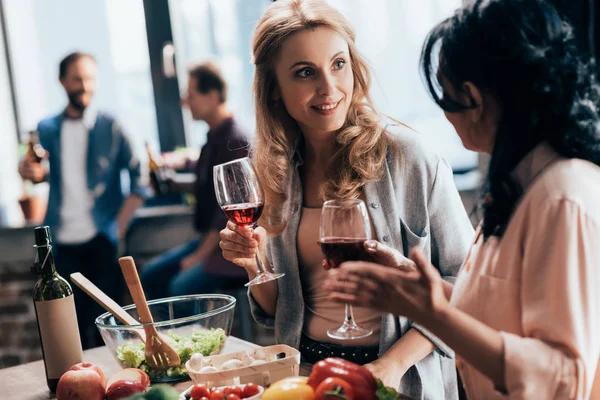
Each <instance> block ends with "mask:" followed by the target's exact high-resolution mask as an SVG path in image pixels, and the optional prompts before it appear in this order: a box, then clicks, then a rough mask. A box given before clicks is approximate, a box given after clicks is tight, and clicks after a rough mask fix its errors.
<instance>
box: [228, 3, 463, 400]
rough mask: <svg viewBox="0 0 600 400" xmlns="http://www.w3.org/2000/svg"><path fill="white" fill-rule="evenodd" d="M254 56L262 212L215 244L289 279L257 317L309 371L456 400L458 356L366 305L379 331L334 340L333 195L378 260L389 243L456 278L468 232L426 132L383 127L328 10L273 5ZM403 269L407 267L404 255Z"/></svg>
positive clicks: (357, 60)
mask: <svg viewBox="0 0 600 400" xmlns="http://www.w3.org/2000/svg"><path fill="white" fill-rule="evenodd" d="M253 56H254V63H255V66H256V73H255V79H254V93H255V101H256V118H257V139H256V143H255V146H254V149H253V160H254V164H255V167H256V170H257V173H258V175H259V178H260V180H261V182H262V185H263V188H264V190H265V199H266V201H265V210H264V214H263V216H262V217H261V220H260V225H261V227H260V228H258V229H256V230H255V231H254V234H253V233H252V232H251V231H249V230H247V229H245V228H241V227H237V226H236V225H235V224H233V223H229V224H228V225H227V227H226V228H225V229H224V230H223V231H221V243H220V246H221V248H222V249H223V255H224V257H225V258H226V259H228V260H230V261H232V262H234V263H236V264H237V265H239V266H241V267H243V268H245V269H246V271H247V272H248V275H249V277H250V278H254V277H255V276H256V274H257V268H256V263H255V261H254V253H255V251H256V249H257V248H258V247H261V248H263V247H264V248H265V251H264V252H263V253H262V254H266V257H267V258H268V264H270V265H272V266H273V268H274V269H275V270H277V271H279V272H285V277H283V278H282V279H279V280H277V281H273V282H268V283H266V284H262V285H258V286H253V287H252V288H251V290H250V301H251V308H252V313H253V315H254V317H255V319H256V320H257V321H258V322H260V323H262V324H264V325H266V326H268V327H272V328H275V334H276V339H277V341H278V342H279V343H285V344H288V345H290V346H293V347H296V348H299V349H300V350H301V352H302V355H303V357H304V359H305V360H307V361H309V362H315V361H317V360H318V359H321V358H325V357H328V356H337V357H342V358H346V359H349V360H351V361H354V362H358V363H361V364H366V365H367V367H368V368H369V369H370V370H371V371H373V373H374V374H375V375H376V376H378V377H380V378H382V380H383V381H384V382H385V383H386V384H388V385H390V386H395V387H397V388H399V389H400V391H401V392H403V393H405V394H408V395H411V396H412V397H414V398H423V399H424V398H428V399H453V398H456V397H457V388H456V371H455V367H454V361H453V359H452V353H451V351H449V349H448V348H447V347H446V346H445V345H444V344H443V343H442V342H440V341H439V340H437V339H436V338H435V337H433V336H432V335H430V334H429V333H428V332H427V331H425V330H423V329H422V328H420V327H419V326H417V325H414V324H412V323H411V321H409V320H407V319H406V318H398V317H394V316H393V315H391V314H384V313H381V312H378V311H376V310H375V309H372V308H365V307H363V308H361V307H359V308H355V318H356V320H357V322H358V324H359V325H361V326H363V327H366V328H371V329H373V331H374V334H372V335H370V336H368V337H366V338H363V339H357V340H352V341H335V340H333V339H330V338H329V337H328V336H327V334H326V332H327V330H328V329H330V328H334V327H337V325H339V321H341V320H342V319H343V317H344V306H343V305H339V304H336V303H332V302H330V301H328V300H327V295H328V293H326V292H325V290H324V288H323V285H322V284H323V281H324V279H325V277H326V271H325V269H324V268H323V266H322V261H323V257H322V255H321V250H320V248H319V246H318V244H317V241H318V238H319V219H320V213H321V206H322V204H323V202H324V200H326V199H332V198H360V199H363V200H364V201H365V202H366V204H367V205H368V208H369V214H370V218H371V221H372V225H373V228H374V232H375V236H376V238H377V241H369V242H367V243H366V246H372V247H374V250H372V251H373V252H375V253H378V255H379V257H383V258H385V256H386V255H388V254H390V253H391V252H390V251H389V248H394V249H396V250H399V251H401V252H402V253H403V254H404V255H406V254H407V252H408V250H409V249H410V248H411V247H414V246H417V247H419V248H421V249H422V250H423V251H424V252H425V253H426V254H427V255H428V256H429V257H430V258H431V260H432V261H433V263H434V265H437V266H438V267H439V272H440V274H441V275H442V276H444V277H445V278H446V279H448V280H449V281H453V280H454V277H455V275H456V273H457V271H458V268H459V267H460V265H461V263H462V261H463V259H464V257H465V255H466V251H467V248H468V246H469V244H470V242H471V240H472V238H473V230H472V227H471V224H470V222H469V219H468V217H467V215H466V213H465V210H464V208H463V205H462V203H461V201H460V198H459V196H458V193H457V191H456V188H455V186H454V183H453V179H452V171H451V170H450V168H449V167H448V165H447V164H446V163H445V162H444V161H443V160H442V159H441V158H439V157H438V156H436V155H434V154H432V153H430V152H428V151H427V150H426V149H425V148H424V147H423V146H422V144H421V142H420V140H419V135H418V134H417V133H415V132H414V131H412V130H411V129H409V128H407V127H405V126H402V125H398V124H382V123H381V120H382V119H381V117H380V115H378V113H377V111H376V110H375V109H374V107H373V105H372V102H371V99H370V97H369V88H370V76H369V71H368V68H367V66H366V64H365V61H364V60H363V58H362V57H361V56H360V54H359V53H358V51H357V49H356V45H355V35H354V31H353V30H352V28H351V27H350V25H349V24H348V21H347V20H346V19H345V18H344V17H343V16H342V15H341V14H340V13H339V12H338V11H336V10H335V9H333V8H331V7H330V6H328V5H327V4H326V3H325V2H324V1H322V0H304V1H302V0H284V1H281V0H280V1H277V2H276V3H274V4H273V5H271V6H270V7H269V9H268V10H267V11H266V12H265V14H264V16H263V17H262V18H261V20H260V21H259V22H258V25H257V27H256V30H255V34H254V40H253ZM398 95H403V94H401V93H399V94H398ZM267 235H268V236H267ZM388 246H389V248H388ZM378 249H379V251H378ZM400 258H402V257H400ZM395 261H396V265H398V266H400V264H402V263H405V262H406V261H407V260H406V259H397V260H395Z"/></svg>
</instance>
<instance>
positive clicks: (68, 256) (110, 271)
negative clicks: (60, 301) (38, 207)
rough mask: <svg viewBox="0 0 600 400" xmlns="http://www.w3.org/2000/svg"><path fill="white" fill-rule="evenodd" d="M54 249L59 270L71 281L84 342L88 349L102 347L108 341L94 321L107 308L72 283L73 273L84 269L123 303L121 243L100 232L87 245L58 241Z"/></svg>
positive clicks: (85, 273) (87, 276) (109, 293)
mask: <svg viewBox="0 0 600 400" xmlns="http://www.w3.org/2000/svg"><path fill="white" fill-rule="evenodd" d="M54 248H55V250H56V251H55V258H56V269H57V271H58V273H59V274H60V275H61V276H62V277H63V278H65V279H66V280H67V281H69V283H70V284H71V287H72V288H73V293H74V295H75V309H76V311H77V322H78V324H79V335H80V336H81V345H82V347H83V348H84V349H89V348H92V347H97V346H101V345H103V344H104V342H103V341H102V338H101V336H100V333H99V332H98V329H97V328H96V324H95V322H94V321H95V320H96V318H97V317H98V316H99V315H100V314H102V313H104V312H105V311H106V310H104V309H103V308H102V307H100V305H98V304H97V303H96V302H95V301H94V300H92V298H91V297H89V296H88V295H87V294H85V293H84V292H83V291H82V290H81V289H79V288H78V287H77V286H76V285H75V284H74V283H72V282H71V281H70V279H69V275H71V274H72V273H74V272H81V273H82V274H83V275H85V277H86V278H88V279H89V280H90V281H92V283H94V284H95V285H96V286H98V287H99V288H100V290H102V291H103V292H104V293H106V294H107V295H108V296H110V297H111V298H112V299H113V300H114V301H116V302H117V303H119V304H122V301H123V290H124V288H125V285H124V282H125V281H124V279H123V276H122V274H121V269H120V267H119V263H118V261H117V245H116V244H115V243H113V242H111V241H110V240H108V239H107V238H106V237H105V236H104V235H101V234H100V235H97V236H96V237H94V238H93V239H91V240H90V241H88V242H86V243H83V244H75V245H71V244H68V245H66V244H56V245H55V247H54Z"/></svg>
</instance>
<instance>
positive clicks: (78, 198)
mask: <svg viewBox="0 0 600 400" xmlns="http://www.w3.org/2000/svg"><path fill="white" fill-rule="evenodd" d="M95 123H96V113H95V112H93V111H92V110H87V111H86V112H85V113H84V116H83V118H81V119H68V118H65V119H64V120H63V123H62V129H61V135H60V146H61V160H62V165H61V192H62V207H61V209H60V225H59V228H58V231H57V233H56V240H57V242H58V243H61V244H81V243H85V242H87V241H88V240H90V239H92V238H93V237H94V236H96V233H97V230H96V224H94V220H93V219H92V207H93V206H94V198H93V196H92V193H91V192H90V191H89V189H88V185H87V172H86V171H87V149H88V138H89V133H90V132H89V131H90V129H91V128H92V127H93V126H94V124H95Z"/></svg>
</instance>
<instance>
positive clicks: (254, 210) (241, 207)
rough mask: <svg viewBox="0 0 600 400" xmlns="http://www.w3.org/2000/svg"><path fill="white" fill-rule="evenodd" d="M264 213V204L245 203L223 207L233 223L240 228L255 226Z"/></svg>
mask: <svg viewBox="0 0 600 400" xmlns="http://www.w3.org/2000/svg"><path fill="white" fill-rule="evenodd" d="M262 211H263V203H244V204H232V205H229V206H223V212H224V213H225V215H226V216H227V218H229V220H230V221H231V222H235V223H236V224H237V225H240V226H249V225H254V224H255V223H256V221H258V219H259V218H260V215H261V214H262Z"/></svg>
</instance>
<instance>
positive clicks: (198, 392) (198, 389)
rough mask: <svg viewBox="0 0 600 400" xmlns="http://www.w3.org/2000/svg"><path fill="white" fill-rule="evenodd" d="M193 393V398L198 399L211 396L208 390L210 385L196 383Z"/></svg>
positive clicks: (193, 399)
mask: <svg viewBox="0 0 600 400" xmlns="http://www.w3.org/2000/svg"><path fill="white" fill-rule="evenodd" d="M191 395H192V400H198V399H200V398H201V397H209V396H210V390H208V386H206V385H202V384H198V385H194V387H193V388H192V392H191Z"/></svg>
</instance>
